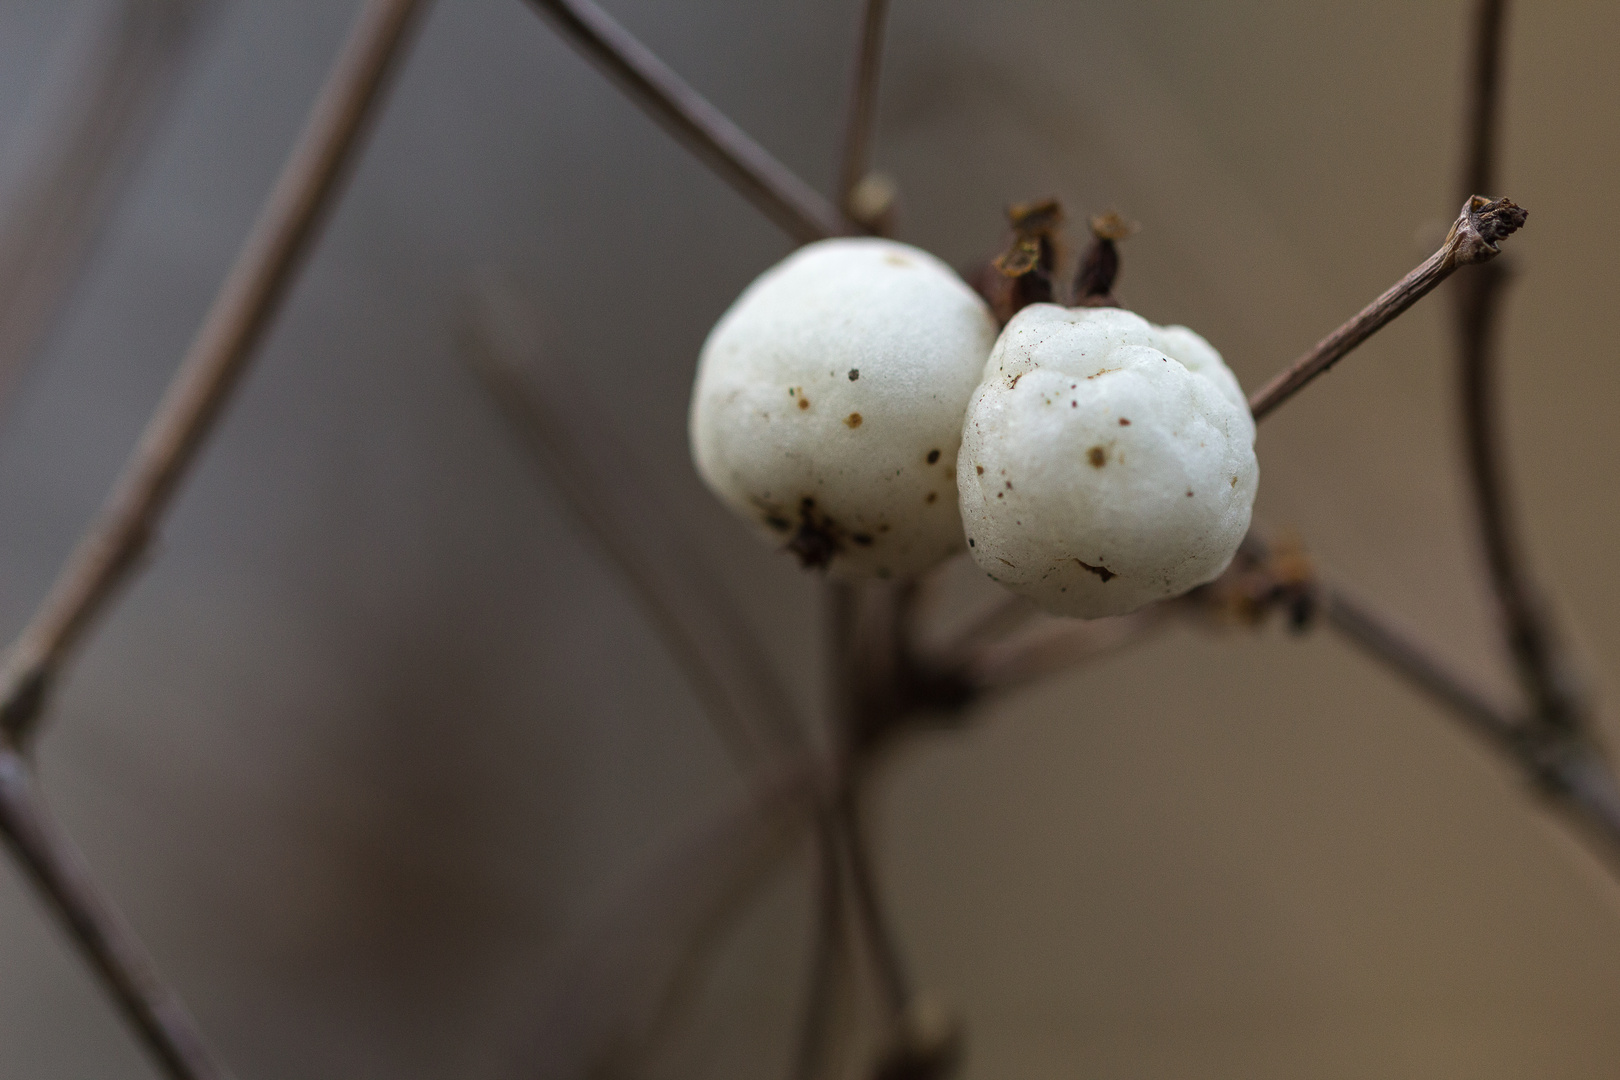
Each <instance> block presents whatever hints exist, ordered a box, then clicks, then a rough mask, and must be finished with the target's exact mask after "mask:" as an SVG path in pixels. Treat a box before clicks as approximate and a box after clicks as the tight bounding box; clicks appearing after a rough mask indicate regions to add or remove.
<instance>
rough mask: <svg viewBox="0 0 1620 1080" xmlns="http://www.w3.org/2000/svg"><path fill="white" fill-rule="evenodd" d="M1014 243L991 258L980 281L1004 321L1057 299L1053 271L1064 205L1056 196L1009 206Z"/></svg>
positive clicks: (996, 312) (991, 303) (992, 308)
mask: <svg viewBox="0 0 1620 1080" xmlns="http://www.w3.org/2000/svg"><path fill="white" fill-rule="evenodd" d="M1007 222H1008V224H1010V225H1011V226H1012V229H1013V239H1012V244H1011V245H1010V246H1008V248H1007V250H1005V251H1003V252H1002V253H1001V254H1000V255H997V256H996V257H995V258H994V259H993V260H991V262H990V266H989V267H987V268H986V271H987V272H986V273H985V274H983V275H982V276H981V278H980V281H979V286H980V292H981V293H983V294H984V296H985V299H986V300H988V301H989V303H990V307H991V310H992V311H994V312H995V315H996V318H997V320H999V321H1000V322H1001V323H1003V324H1005V323H1006V322H1007V320H1008V319H1011V318H1012V317H1013V316H1014V315H1016V314H1018V312H1019V311H1021V310H1022V309H1024V308H1026V307H1028V306H1029V305H1030V304H1049V303H1052V302H1053V300H1054V299H1055V291H1054V287H1053V278H1052V273H1053V269H1054V268H1055V267H1056V265H1057V253H1058V248H1057V245H1058V236H1059V233H1060V232H1061V230H1062V228H1063V207H1062V205H1061V204H1059V202H1058V201H1057V200H1056V199H1038V200H1036V201H1034V202H1027V203H1014V204H1013V205H1012V206H1009V207H1008V208H1007Z"/></svg>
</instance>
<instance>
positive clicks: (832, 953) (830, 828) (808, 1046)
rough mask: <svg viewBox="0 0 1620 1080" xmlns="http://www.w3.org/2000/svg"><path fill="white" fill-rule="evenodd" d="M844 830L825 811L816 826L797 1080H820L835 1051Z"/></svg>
mask: <svg viewBox="0 0 1620 1080" xmlns="http://www.w3.org/2000/svg"><path fill="white" fill-rule="evenodd" d="M838 846H839V845H838V829H837V826H836V824H835V823H834V821H833V819H832V815H831V814H827V813H824V814H823V815H822V816H821V820H820V822H819V824H818V827H817V829H816V923H815V928H814V929H813V930H812V932H811V938H810V977H809V985H808V986H807V987H806V988H805V997H804V1019H803V1020H802V1021H801V1023H800V1028H799V1045H798V1050H797V1053H796V1056H795V1058H794V1065H793V1076H794V1080H820V1078H821V1077H823V1076H825V1075H827V1073H828V1071H829V1069H830V1067H831V1065H832V1060H833V1058H834V1057H835V1054H834V1043H835V1037H834V1031H835V1026H836V1025H835V1023H834V1021H835V1020H836V1019H837V1006H838V990H839V985H840V983H841V981H842V978H843V975H844V959H845V949H846V947H847V945H848V940H847V939H848V929H847V926H846V921H847V920H846V919H845V915H844V871H843V860H842V859H841V858H839V854H838Z"/></svg>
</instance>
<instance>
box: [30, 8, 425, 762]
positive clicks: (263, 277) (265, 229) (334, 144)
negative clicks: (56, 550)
mask: <svg viewBox="0 0 1620 1080" xmlns="http://www.w3.org/2000/svg"><path fill="white" fill-rule="evenodd" d="M421 6H422V4H421V0H370V2H369V3H367V5H366V7H365V9H364V10H363V11H362V12H361V15H360V18H359V20H358V22H357V23H356V25H355V28H354V30H353V31H352V32H351V34H350V36H349V40H348V41H347V43H346V44H345V45H344V47H343V52H342V54H341V55H340V56H339V57H338V59H337V62H336V64H335V65H334V67H333V69H332V72H331V74H330V75H329V76H328V77H327V81H326V85H325V86H324V87H322V89H321V93H320V96H319V97H318V98H317V99H316V102H315V105H314V108H313V109H312V110H311V112H310V115H309V119H308V121H307V122H306V124H305V127H304V131H303V134H302V135H301V136H300V137H299V140H298V143H297V145H296V146H295V147H294V148H293V151H292V154H291V156H290V157H289V158H288V159H287V163H286V165H285V166H283V168H282V171H281V175H280V177H279V178H278V179H277V180H276V185H275V187H274V188H273V189H272V190H271V192H270V196H269V199H268V200H267V201H266V202H265V205H264V207H263V209H262V210H261V211H260V213H259V220H258V221H257V223H255V225H254V227H253V231H252V232H251V233H250V234H249V235H248V238H247V241H246V243H244V244H243V246H242V249H241V251H240V252H239V253H238V254H237V257H236V262H235V263H234V264H233V265H232V267H231V272H230V275H229V276H228V277H227V278H226V279H225V283H224V285H222V286H221V287H220V291H219V293H218V295H217V296H216V297H215V298H214V302H213V305H212V306H211V307H210V308H209V310H208V315H207V317H206V318H205V319H204V320H203V324H202V327H201V328H200V329H199V330H198V332H197V336H196V338H195V339H194V340H193V341H192V344H191V348H190V349H189V350H188V351H187V353H186V355H185V358H184V359H183V360H182V361H181V363H180V369H179V371H178V372H177V373H176V375H175V377H174V380H173V382H171V383H170V384H169V389H168V392H167V393H166V394H165V395H164V397H163V400H162V402H161V403H160V404H159V405H158V408H157V412H156V413H154V414H153V416H152V419H151V420H150V421H149V422H148V423H147V425H146V430H145V431H144V432H143V433H142V435H141V440H140V443H139V445H137V446H136V448H135V452H134V454H133V455H132V456H131V457H130V460H129V462H128V463H127V464H126V465H125V467H124V473H123V475H122V476H121V477H120V478H119V480H118V484H117V486H116V487H115V488H114V489H113V492H112V495H111V497H109V498H108V500H107V502H106V504H105V505H104V506H103V507H102V510H101V513H100V515H99V516H98V517H97V518H96V520H95V521H94V522H93V523H92V524H91V525H90V527H89V529H87V530H86V532H85V534H84V536H83V537H82V538H81V539H80V541H79V545H78V547H77V548H76V549H75V550H74V552H73V554H72V556H71V557H70V558H69V559H68V563H67V566H66V567H64V568H63V570H62V572H61V573H60V574H59V575H58V577H57V579H56V582H55V583H54V584H53V585H52V586H51V590H50V592H49V594H47V595H46V597H45V601H44V603H42V604H41V605H40V607H39V609H38V610H37V611H36V612H35V613H34V616H33V618H32V619H31V620H30V621H29V623H28V626H27V627H26V628H25V629H24V630H23V632H22V635H21V636H20V637H19V638H18V640H17V642H16V644H14V645H13V646H12V649H11V652H10V653H9V655H8V656H7V658H6V663H5V667H4V668H3V669H0V729H3V730H5V731H7V732H10V733H11V735H12V736H13V737H14V738H17V739H22V738H23V737H25V736H26V735H27V733H28V731H29V729H30V728H31V727H32V726H33V723H34V721H35V719H36V718H37V716H38V715H39V712H40V708H41V705H42V704H43V700H44V696H45V692H46V689H47V683H48V682H49V680H50V677H51V675H52V674H53V672H54V671H55V669H56V667H57V665H58V664H60V662H61V661H62V658H63V656H64V655H65V654H66V653H67V652H68V650H69V649H71V648H72V646H73V644H74V643H75V642H76V641H77V640H78V638H79V636H80V635H81V634H82V633H83V632H84V629H85V627H86V626H87V625H88V624H89V623H90V621H91V620H92V618H93V617H94V616H95V615H96V614H97V613H98V612H99V611H100V610H101V608H102V607H103V606H104V605H105V603H106V601H107V599H108V598H109V597H110V596H111V595H112V593H113V591H114V590H115V589H116V587H117V586H118V584H119V583H120V582H121V581H122V580H123V577H124V575H125V573H126V572H127V571H128V570H129V568H130V566H131V565H132V564H133V563H134V562H135V560H136V558H137V557H138V556H139V555H140V554H141V552H142V551H143V550H144V549H145V547H146V544H147V542H148V540H149V539H150V537H151V534H152V531H153V530H154V529H155V528H156V526H157V524H158V520H159V518H160V517H161V516H162V514H163V511H164V509H165V508H166V507H167V506H168V503H169V499H170V497H171V496H172V495H173V494H174V490H175V487H176V485H177V484H178V483H179V481H180V478H181V476H182V475H183V474H184V473H185V470H186V467H187V466H188V465H190V464H191V462H192V460H193V459H194V458H195V457H196V454H197V449H198V447H200V446H201V445H202V442H203V440H204V438H205V437H206V436H207V434H208V432H209V430H210V429H211V428H212V427H213V423H214V421H215V420H216V419H217V418H218V416H219V413H220V410H221V409H222V408H223V406H224V404H225V401H226V399H227V398H228V397H229V395H230V392H231V390H232V388H233V387H235V385H236V383H237V381H238V379H239V377H240V376H241V374H242V371H243V369H244V368H245V366H246V364H247V361H248V359H249V358H250V357H251V356H252V355H253V351H254V348H255V346H257V345H258V343H259V340H260V339H261V338H262V337H263V335H264V331H265V328H266V327H267V326H269V324H270V320H271V317H272V316H273V315H274V314H275V312H276V310H277V308H278V306H279V304H280V301H281V299H282V297H283V296H284V295H285V294H286V292H287V287H288V285H289V284H290V283H291V281H292V279H293V276H294V273H295V271H296V270H297V268H298V266H299V265H300V263H301V261H302V257H303V255H304V254H305V253H306V252H307V251H308V249H309V246H310V242H311V241H312V240H313V239H314V237H315V234H316V232H317V229H318V226H319V224H320V222H321V220H322V216H323V214H324V212H325V211H326V209H327V208H328V207H329V206H330V205H331V204H332V202H333V201H334V200H335V197H336V195H337V193H338V191H339V189H340V186H341V185H340V181H341V179H342V177H343V175H344V171H345V166H347V165H348V163H349V162H350V161H351V160H352V158H353V157H354V153H355V149H356V147H357V146H358V144H359V140H360V135H361V133H362V132H363V131H364V130H365V127H366V122H367V120H368V119H369V118H370V117H371V116H372V114H373V113H374V112H375V106H376V104H377V102H378V100H379V98H380V92H381V90H382V88H383V86H384V85H385V83H386V81H387V76H388V74H389V72H390V71H391V70H392V68H393V66H394V61H395V60H396V58H397V57H398V56H399V53H400V51H401V47H402V45H403V44H404V42H405V40H406V37H407V30H408V28H409V27H410V25H411V23H412V21H413V16H414V15H415V14H416V12H417V10H418V9H419V8H420V7H421Z"/></svg>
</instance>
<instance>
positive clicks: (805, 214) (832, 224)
mask: <svg viewBox="0 0 1620 1080" xmlns="http://www.w3.org/2000/svg"><path fill="white" fill-rule="evenodd" d="M529 2H530V3H531V4H533V5H534V6H535V7H536V8H539V9H540V10H541V11H543V12H545V13H546V14H547V15H549V16H551V18H552V20H553V21H554V22H555V24H556V25H557V27H558V29H560V30H561V31H562V32H563V34H564V35H565V36H566V37H567V38H568V40H569V41H570V42H571V43H572V44H573V45H574V47H575V48H577V49H578V50H579V51H580V52H582V53H584V54H585V56H586V57H588V58H589V59H590V60H591V61H592V62H594V63H595V64H596V65H597V66H598V67H600V68H602V69H603V70H604V71H606V72H607V73H608V74H609V75H610V76H612V77H613V78H614V79H615V80H616V81H617V82H618V83H619V85H620V86H621V87H622V88H623V89H624V91H625V92H626V93H627V94H629V95H630V97H631V99H632V100H633V101H635V103H636V104H637V105H639V106H641V108H642V110H643V111H645V112H646V113H647V114H648V115H649V116H651V117H652V118H653V119H654V120H656V121H658V123H660V124H662V125H663V126H664V128H665V129H666V130H668V131H669V132H670V134H672V135H674V136H675V137H676V138H677V139H680V140H681V141H682V142H684V143H685V144H686V145H687V146H688V147H690V148H691V149H693V150H695V151H696V152H697V154H698V156H699V157H701V158H703V159H704V161H706V162H707V163H708V164H709V166H710V167H711V168H713V169H714V170H715V171H716V172H718V173H719V174H720V176H721V177H722V178H723V179H724V180H725V181H726V182H727V183H729V184H730V185H731V186H732V187H734V188H736V189H737V190H738V191H739V192H740V193H741V194H742V195H743V197H744V198H746V199H747V200H748V201H749V202H751V203H753V204H754V205H755V206H757V207H759V209H760V210H762V211H764V212H765V215H766V216H767V217H769V218H770V219H771V220H772V221H774V222H776V223H777V224H778V225H780V226H781V227H782V228H783V229H784V230H786V231H787V232H788V233H789V234H790V235H791V236H792V237H793V238H794V239H796V240H798V241H799V242H801V243H809V242H810V241H812V240H821V239H824V238H826V237H828V236H842V235H847V234H851V233H855V232H859V231H860V230H859V229H857V228H856V227H855V226H854V225H853V224H852V223H851V222H850V221H849V220H847V219H846V218H845V217H844V215H843V214H842V213H840V212H839V211H838V209H837V208H836V207H834V206H833V205H832V203H830V202H828V201H827V200H826V199H825V198H823V197H822V196H821V195H820V193H818V192H817V191H816V190H815V189H814V188H812V187H810V185H808V184H806V183H805V182H804V181H803V180H800V179H799V178H798V177H797V176H795V175H793V173H792V172H791V171H789V170H788V168H787V166H785V165H783V164H782V163H781V162H779V161H777V160H776V159H775V158H774V157H772V156H771V155H770V154H769V153H768V152H767V151H766V150H765V148H764V147H762V146H760V145H759V144H758V143H756V142H755V141H754V140H753V139H751V138H749V137H748V135H747V134H746V133H744V132H743V130H742V129H741V128H739V127H738V126H737V125H736V124H734V123H732V122H731V121H730V120H729V119H728V118H727V117H726V116H725V114H724V113H722V112H721V111H720V110H719V109H716V108H715V107H714V106H713V105H711V104H709V102H708V101H706V100H705V99H704V98H703V97H702V96H701V95H700V94H699V93H698V92H697V91H696V90H694V89H692V87H691V86H689V85H687V83H686V82H685V81H684V80H683V79H682V78H681V77H680V76H679V75H677V74H675V72H673V71H671V70H670V69H669V67H668V66H667V65H666V64H665V63H664V62H663V61H662V60H660V59H658V57H657V56H655V55H653V53H652V51H651V50H650V49H648V48H647V47H646V46H645V45H643V44H642V43H641V42H639V41H637V40H636V39H635V38H634V37H632V36H631V34H630V32H629V31H628V30H626V29H625V28H624V27H622V26H620V25H619V24H618V23H616V22H614V21H613V19H612V17H610V16H609V15H608V14H607V12H605V11H603V10H602V9H601V8H599V7H597V6H596V5H595V4H593V3H591V2H590V0H529Z"/></svg>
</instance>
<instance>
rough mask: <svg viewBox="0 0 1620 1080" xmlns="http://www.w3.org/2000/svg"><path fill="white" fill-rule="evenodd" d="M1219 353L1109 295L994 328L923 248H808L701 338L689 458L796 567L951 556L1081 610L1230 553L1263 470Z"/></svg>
mask: <svg viewBox="0 0 1620 1080" xmlns="http://www.w3.org/2000/svg"><path fill="white" fill-rule="evenodd" d="M1254 434H1255V431H1254V422H1253V420H1252V419H1251V418H1250V415H1249V410H1248V407H1247V405H1246V404H1245V402H1244V399H1243V394H1242V391H1241V390H1240V388H1239V387H1238V382H1237V379H1236V378H1234V377H1233V375H1232V373H1231V372H1230V371H1229V370H1227V368H1226V365H1225V364H1224V363H1222V361H1221V357H1220V354H1219V353H1217V352H1216V351H1215V350H1214V349H1213V348H1212V347H1211V346H1210V345H1209V343H1208V342H1206V341H1205V340H1204V339H1203V338H1201V337H1199V336H1198V335H1197V334H1195V333H1193V332H1192V331H1191V330H1188V329H1186V328H1185V327H1180V326H1171V327H1160V326H1154V325H1153V324H1151V323H1149V322H1147V321H1146V320H1144V319H1142V318H1141V317H1139V316H1137V315H1135V314H1132V313H1131V312H1128V311H1124V310H1121V309H1119V308H1075V309H1069V308H1064V307H1060V306H1057V305H1055V304H1032V305H1030V306H1029V307H1026V308H1024V309H1023V310H1022V311H1020V312H1019V313H1018V314H1017V315H1015V316H1014V317H1013V319H1012V321H1011V322H1009V323H1008V324H1007V326H1006V328H1005V329H1004V330H1002V331H1001V333H1000V336H999V337H998V336H997V332H996V324H995V320H994V319H993V318H992V317H991V314H990V311H989V309H988V308H987V307H986V305H985V303H984V301H983V300H981V299H980V298H979V296H978V294H976V293H975V292H974V291H973V290H972V289H970V288H968V286H967V285H966V284H964V283H963V281H962V280H961V278H959V277H958V276H957V275H956V274H955V272H953V271H952V270H951V269H950V268H949V267H948V266H946V265H945V264H944V263H942V262H940V261H939V260H938V259H936V258H934V257H933V256H932V255H929V254H928V253H926V252H924V251H920V250H918V249H916V248H913V247H909V246H907V245H904V244H899V243H895V242H893V241H888V240H877V239H839V240H825V241H822V242H820V243H816V244H811V245H809V246H808V247H805V248H801V249H800V250H799V251H797V252H795V253H794V254H793V255H791V256H789V257H788V258H787V259H786V260H784V261H783V262H782V263H780V264H778V265H777V266H775V267H773V268H772V269H770V270H768V271H766V272H765V273H764V274H763V275H761V276H760V277H759V279H758V280H756V281H755V282H754V283H753V284H752V285H750V286H749V287H748V288H747V289H746V290H745V291H744V292H743V294H742V295H741V296H740V297H738V299H737V301H736V302H735V303H734V304H732V306H731V309H730V310H729V311H727V312H726V314H725V315H724V316H723V317H722V318H721V319H720V321H719V323H718V324H716V326H715V328H714V330H713V331H712V332H711V333H710V334H709V338H708V341H707V342H706V343H705V344H704V346H703V352H702V356H701V358H700V360H699V363H698V374H697V383H696V386H695V387H694V389H693V395H692V408H691V440H692V452H693V456H694V458H695V459H696V462H697V468H698V472H699V473H700V474H701V475H702V477H703V479H704V481H705V482H706V483H707V484H708V486H709V487H710V488H711V489H712V490H713V491H714V492H715V494H717V495H718V496H719V497H720V498H721V499H722V500H723V501H725V502H726V503H727V504H728V505H729V506H730V507H731V508H732V509H733V510H735V511H736V512H737V513H738V514H740V515H741V516H743V517H745V518H747V519H748V520H750V521H752V522H754V523H756V524H757V526H758V527H759V528H760V530H761V531H763V532H764V533H765V534H766V535H768V536H769V537H771V538H772V539H773V540H774V541H775V542H776V543H778V544H786V546H788V547H789V548H791V549H792V550H794V551H795V552H796V553H797V554H798V555H799V556H800V558H801V559H802V560H803V561H804V562H805V563H806V564H809V565H822V566H825V567H826V568H827V570H828V572H829V573H831V574H833V575H835V576H838V577H845V578H853V577H866V576H876V577H890V576H893V577H905V576H909V575H912V574H916V573H918V572H920V571H922V570H925V569H927V568H928V567H930V566H932V565H934V564H935V563H937V562H939V561H941V560H942V559H945V558H946V557H948V556H950V555H952V554H954V553H956V552H958V551H960V550H961V549H962V548H963V547H964V545H965V546H966V547H967V548H968V550H969V551H970V553H971V554H972V556H973V558H974V560H975V561H976V562H977V563H978V565H979V566H980V567H981V568H982V569H983V570H984V571H985V572H986V573H988V574H989V575H990V576H991V577H992V578H994V579H995V580H997V581H999V582H1001V583H1002V584H1003V585H1005V586H1007V587H1008V588H1010V589H1012V590H1014V591H1015V592H1019V593H1022V594H1024V595H1026V596H1029V597H1030V598H1032V599H1034V600H1035V601H1036V602H1037V603H1039V604H1040V605H1041V606H1042V607H1044V608H1046V609H1047V610H1049V611H1052V612H1055V613H1058V614H1063V615H1077V616H1081V617H1084V618H1094V617H1097V616H1102V615H1116V614H1121V613H1124V612H1127V611H1131V610H1133V609H1135V608H1138V607H1141V606H1142V605H1144V604H1147V603H1150V602H1152V601H1154V600H1159V599H1163V598H1166V597H1170V596H1176V595H1179V594H1180V593H1183V592H1186V591H1187V590H1188V589H1191V588H1193V587H1194V586H1197V585H1201V584H1203V583H1204V582H1207V581H1210V580H1212V579H1213V578H1215V577H1216V576H1217V575H1218V574H1220V572H1221V571H1222V570H1224V569H1225V568H1226V565H1227V563H1228V562H1230V561H1231V558H1232V556H1233V554H1234V553H1235V552H1236V551H1237V547H1238V544H1239V542H1240V541H1241V540H1242V539H1243V535H1244V533H1245V532H1246V531H1247V530H1248V525H1249V514H1250V510H1251V508H1252V507H1253V504H1254V496H1255V489H1256V486H1257V484H1258V480H1259V466H1258V464H1257V463H1256V461H1255V456H1254Z"/></svg>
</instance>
